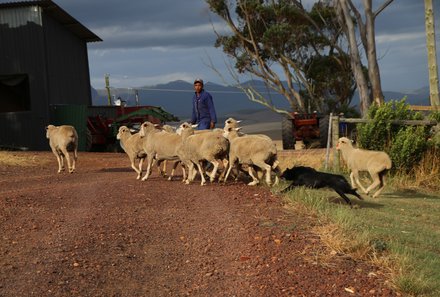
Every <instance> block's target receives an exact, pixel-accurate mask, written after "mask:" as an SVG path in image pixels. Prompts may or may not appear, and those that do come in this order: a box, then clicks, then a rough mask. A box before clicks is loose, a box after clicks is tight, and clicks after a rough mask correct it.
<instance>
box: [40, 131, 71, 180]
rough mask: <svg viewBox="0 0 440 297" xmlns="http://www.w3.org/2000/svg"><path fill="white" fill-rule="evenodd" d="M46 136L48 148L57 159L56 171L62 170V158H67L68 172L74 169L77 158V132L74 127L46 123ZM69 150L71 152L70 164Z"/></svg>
mask: <svg viewBox="0 0 440 297" xmlns="http://www.w3.org/2000/svg"><path fill="white" fill-rule="evenodd" d="M46 138H47V139H49V145H50V148H51V150H52V152H53V154H54V155H55V157H56V158H57V161H58V173H60V172H61V171H63V170H64V158H66V160H67V166H68V167H69V173H72V172H74V171H75V169H76V160H77V159H78V133H77V132H76V130H75V127H73V126H68V125H62V126H54V125H48V126H47V127H46ZM69 152H73V159H72V164H71V162H70V155H69Z"/></svg>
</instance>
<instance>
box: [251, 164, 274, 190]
mask: <svg viewBox="0 0 440 297" xmlns="http://www.w3.org/2000/svg"><path fill="white" fill-rule="evenodd" d="M254 164H255V165H256V166H258V167H260V168H261V169H262V170H263V171H266V183H267V185H268V186H270V185H271V184H272V180H271V172H272V166H270V165H269V164H266V163H264V162H263V161H257V162H254Z"/></svg>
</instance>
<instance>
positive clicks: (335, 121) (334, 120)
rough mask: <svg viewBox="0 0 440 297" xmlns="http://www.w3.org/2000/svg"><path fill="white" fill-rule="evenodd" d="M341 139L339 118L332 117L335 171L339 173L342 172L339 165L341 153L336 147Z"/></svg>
mask: <svg viewBox="0 0 440 297" xmlns="http://www.w3.org/2000/svg"><path fill="white" fill-rule="evenodd" d="M338 139H339V116H337V115H336V116H333V117H332V143H333V171H335V172H338V171H339V170H340V165H339V151H338V150H337V149H336V145H337V143H338Z"/></svg>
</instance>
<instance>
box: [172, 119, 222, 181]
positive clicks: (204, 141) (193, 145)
mask: <svg viewBox="0 0 440 297" xmlns="http://www.w3.org/2000/svg"><path fill="white" fill-rule="evenodd" d="M181 134H182V146H181V147H180V148H179V151H178V156H179V158H180V159H181V160H182V161H183V162H184V163H185V164H186V165H187V166H188V167H189V171H190V172H189V173H188V180H187V181H186V183H187V184H188V183H189V182H191V181H192V180H193V179H194V176H195V171H194V164H195V165H196V166H197V168H198V170H199V172H200V175H201V179H202V181H201V185H202V186H203V185H204V184H205V182H206V180H205V177H204V171H203V169H202V165H201V162H202V161H204V160H206V161H208V162H210V163H211V164H212V165H213V167H214V168H213V170H212V171H211V173H210V174H209V177H210V181H211V182H213V181H214V179H215V176H216V174H217V170H218V167H219V165H220V162H219V161H218V160H223V159H225V158H226V156H227V154H228V151H229V142H228V140H227V139H226V138H224V137H223V135H222V134H220V133H218V132H216V131H210V132H206V133H200V134H195V133H194V130H193V128H192V127H191V125H189V124H188V123H184V124H182V125H181ZM226 166H227V165H226Z"/></svg>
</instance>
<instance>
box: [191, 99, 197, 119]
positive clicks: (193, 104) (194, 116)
mask: <svg viewBox="0 0 440 297" xmlns="http://www.w3.org/2000/svg"><path fill="white" fill-rule="evenodd" d="M195 123H197V112H196V104H195V100H194V98H193V99H192V115H191V124H195Z"/></svg>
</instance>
